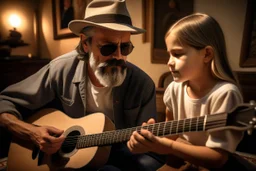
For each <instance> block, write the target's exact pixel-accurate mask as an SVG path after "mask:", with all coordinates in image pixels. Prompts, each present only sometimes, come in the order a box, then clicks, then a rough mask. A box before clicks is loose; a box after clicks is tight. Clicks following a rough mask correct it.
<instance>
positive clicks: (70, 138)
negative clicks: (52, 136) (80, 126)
mask: <svg viewBox="0 0 256 171" xmlns="http://www.w3.org/2000/svg"><path fill="white" fill-rule="evenodd" d="M79 135H81V134H80V132H79V131H72V132H70V133H69V134H68V135H67V137H66V139H65V141H64V142H63V144H62V146H61V151H62V153H70V152H72V151H73V150H74V149H75V148H76V144H77V140H78V137H79Z"/></svg>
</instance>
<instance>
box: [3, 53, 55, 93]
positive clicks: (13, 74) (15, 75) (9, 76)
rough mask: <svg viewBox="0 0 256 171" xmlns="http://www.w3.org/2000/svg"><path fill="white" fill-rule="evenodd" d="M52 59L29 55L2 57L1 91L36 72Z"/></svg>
mask: <svg viewBox="0 0 256 171" xmlns="http://www.w3.org/2000/svg"><path fill="white" fill-rule="evenodd" d="M49 62H50V59H30V58H27V57H13V58H12V57H9V58H4V59H1V58H0V80H1V84H0V91H2V90H3V89H4V88H6V87H7V86H9V85H11V84H14V83H17V82H19V81H21V80H23V79H25V78H26V77H28V76H30V75H32V74H34V73H35V72H37V71H38V70H39V69H40V68H42V67H43V66H44V65H46V64H47V63H49Z"/></svg>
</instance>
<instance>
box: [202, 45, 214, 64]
mask: <svg viewBox="0 0 256 171" xmlns="http://www.w3.org/2000/svg"><path fill="white" fill-rule="evenodd" d="M204 52H205V54H204V62H205V63H208V62H210V61H211V60H212V59H213V57H214V51H213V48H212V47H211V46H206V47H205V48H204Z"/></svg>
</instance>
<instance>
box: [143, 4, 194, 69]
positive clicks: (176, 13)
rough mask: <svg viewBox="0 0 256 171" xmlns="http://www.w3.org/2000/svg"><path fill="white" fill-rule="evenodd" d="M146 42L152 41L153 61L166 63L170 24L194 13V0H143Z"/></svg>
mask: <svg viewBox="0 0 256 171" xmlns="http://www.w3.org/2000/svg"><path fill="white" fill-rule="evenodd" d="M142 5H143V9H144V10H143V16H144V23H143V25H144V28H145V29H146V30H147V33H146V34H145V35H144V42H148V41H150V42H151V46H152V47H151V54H152V55H151V62H152V63H162V64H166V63H167V61H168V59H169V55H168V54H167V51H166V45H165V40H164V36H165V33H166V32H167V30H168V29H169V28H170V26H171V25H172V24H173V23H174V22H176V21H177V20H179V19H180V18H182V17H184V16H186V15H189V14H192V13H193V8H194V1H193V0H161V3H160V2H159V0H143V4H142Z"/></svg>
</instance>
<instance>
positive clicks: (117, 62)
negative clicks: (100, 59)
mask: <svg viewBox="0 0 256 171" xmlns="http://www.w3.org/2000/svg"><path fill="white" fill-rule="evenodd" d="M117 66H119V67H121V68H122V69H125V68H127V65H126V63H125V61H124V60H117V59H111V60H107V61H105V62H104V63H101V64H100V66H99V67H100V68H106V67H117Z"/></svg>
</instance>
